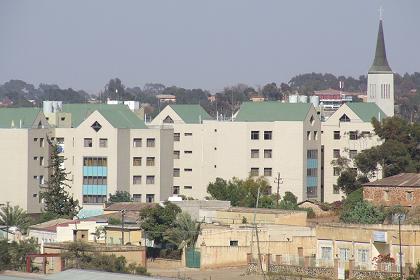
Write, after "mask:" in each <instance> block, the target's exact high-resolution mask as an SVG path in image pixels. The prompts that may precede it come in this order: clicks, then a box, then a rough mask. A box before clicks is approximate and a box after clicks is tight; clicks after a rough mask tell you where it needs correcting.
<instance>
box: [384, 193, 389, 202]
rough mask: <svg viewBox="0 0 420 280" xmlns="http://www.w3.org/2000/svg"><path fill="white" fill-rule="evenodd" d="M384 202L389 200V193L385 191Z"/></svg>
mask: <svg viewBox="0 0 420 280" xmlns="http://www.w3.org/2000/svg"><path fill="white" fill-rule="evenodd" d="M384 200H387V201H388V200H389V191H384Z"/></svg>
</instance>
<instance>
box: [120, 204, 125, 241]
mask: <svg viewBox="0 0 420 280" xmlns="http://www.w3.org/2000/svg"><path fill="white" fill-rule="evenodd" d="M124 217H125V209H123V210H121V245H124V244H125V243H124Z"/></svg>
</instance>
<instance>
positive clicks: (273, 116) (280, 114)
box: [235, 101, 311, 122]
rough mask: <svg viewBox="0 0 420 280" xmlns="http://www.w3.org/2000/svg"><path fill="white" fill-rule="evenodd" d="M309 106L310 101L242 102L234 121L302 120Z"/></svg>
mask: <svg viewBox="0 0 420 280" xmlns="http://www.w3.org/2000/svg"><path fill="white" fill-rule="evenodd" d="M310 108H311V104H310V103H281V102H278V101H271V102H245V103H242V105H241V108H240V109H239V112H238V114H237V116H236V119H235V121H237V122H272V121H303V120H304V119H305V118H306V116H307V115H308V112H309V109H310Z"/></svg>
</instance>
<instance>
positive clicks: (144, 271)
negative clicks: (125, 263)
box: [136, 266, 150, 276]
mask: <svg viewBox="0 0 420 280" xmlns="http://www.w3.org/2000/svg"><path fill="white" fill-rule="evenodd" d="M136 274H137V275H146V276H150V273H148V272H147V269H146V268H145V267H142V266H137V267H136Z"/></svg>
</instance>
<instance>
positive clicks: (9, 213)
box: [0, 205, 30, 232]
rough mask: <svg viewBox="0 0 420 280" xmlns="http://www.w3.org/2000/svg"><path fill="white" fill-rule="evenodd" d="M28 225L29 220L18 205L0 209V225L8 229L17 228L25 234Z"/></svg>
mask: <svg viewBox="0 0 420 280" xmlns="http://www.w3.org/2000/svg"><path fill="white" fill-rule="evenodd" d="M29 224H30V218H29V216H28V214H27V213H26V211H25V210H23V209H22V208H20V207H19V206H18V205H15V206H13V207H12V206H10V205H6V206H3V207H1V208H0V225H7V226H9V227H12V226H15V227H18V228H19V229H20V230H21V231H23V232H26V230H27V228H28V226H29Z"/></svg>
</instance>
